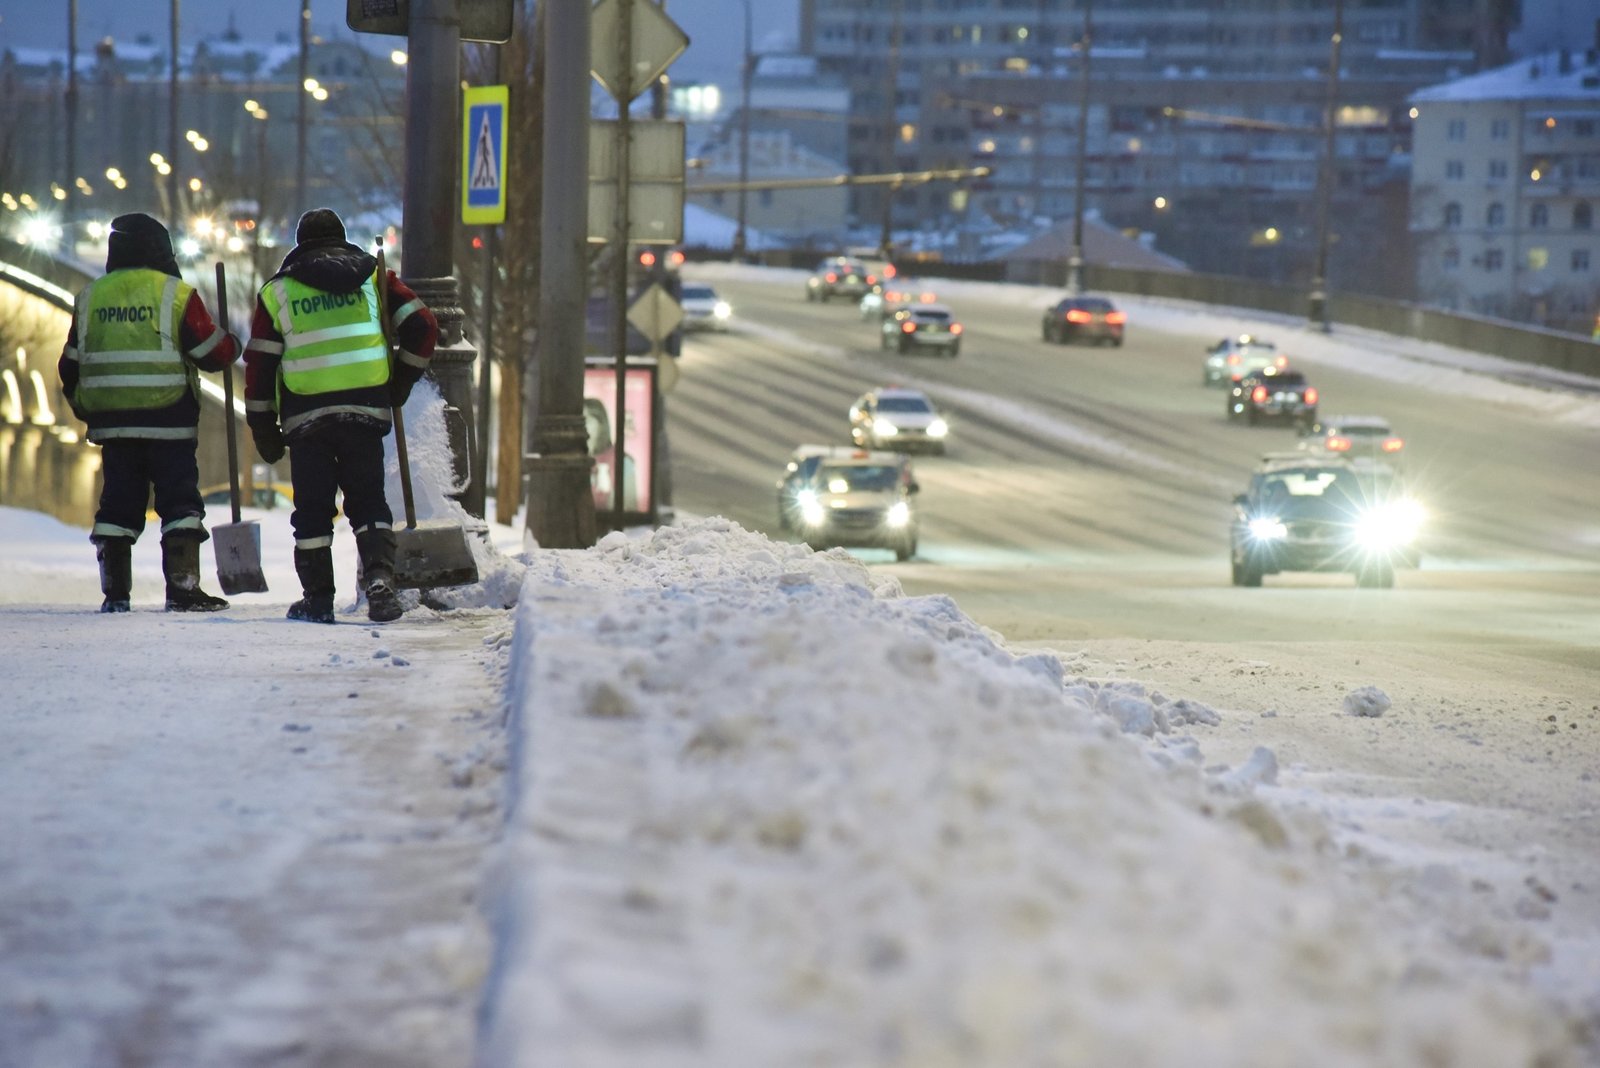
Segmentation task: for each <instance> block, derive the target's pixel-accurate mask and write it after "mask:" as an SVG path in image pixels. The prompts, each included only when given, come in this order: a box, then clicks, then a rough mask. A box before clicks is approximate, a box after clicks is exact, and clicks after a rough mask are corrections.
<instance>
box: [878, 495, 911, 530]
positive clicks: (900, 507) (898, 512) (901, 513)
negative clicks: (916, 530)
mask: <svg viewBox="0 0 1600 1068" xmlns="http://www.w3.org/2000/svg"><path fill="white" fill-rule="evenodd" d="M884 519H885V521H886V522H887V523H888V524H889V525H890V526H891V527H903V526H905V525H906V524H907V523H909V522H911V506H910V505H909V504H907V503H906V502H905V501H895V502H894V504H892V505H890V507H889V514H888V515H887V516H885V517H884Z"/></svg>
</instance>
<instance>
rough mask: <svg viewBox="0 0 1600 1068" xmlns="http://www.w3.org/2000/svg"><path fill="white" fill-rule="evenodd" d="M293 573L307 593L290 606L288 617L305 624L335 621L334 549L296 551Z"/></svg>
mask: <svg viewBox="0 0 1600 1068" xmlns="http://www.w3.org/2000/svg"><path fill="white" fill-rule="evenodd" d="M294 570H295V574H297V575H299V576H300V589H301V590H303V591H304V592H305V596H303V597H301V598H300V599H299V600H298V601H296V602H295V603H294V604H292V605H290V606H289V618H290V619H297V620H300V621H301V622H304V623H332V622H333V550H332V549H331V548H326V547H325V548H321V549H296V550H295V551H294Z"/></svg>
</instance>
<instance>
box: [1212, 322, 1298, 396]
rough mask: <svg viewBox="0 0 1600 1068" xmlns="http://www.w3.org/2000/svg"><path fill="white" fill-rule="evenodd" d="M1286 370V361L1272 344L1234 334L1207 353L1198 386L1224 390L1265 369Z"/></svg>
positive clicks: (1248, 336)
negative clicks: (1216, 387) (1200, 383)
mask: <svg viewBox="0 0 1600 1068" xmlns="http://www.w3.org/2000/svg"><path fill="white" fill-rule="evenodd" d="M1288 366H1289V358H1288V357H1287V356H1285V355H1283V354H1282V353H1281V352H1279V351H1278V346H1277V345H1275V344H1273V343H1272V342H1271V341H1268V340H1266V339H1265V338H1261V337H1257V336H1255V335H1254V334H1237V335H1235V336H1233V337H1225V338H1223V339H1222V340H1221V341H1219V342H1217V343H1216V344H1215V345H1212V346H1211V347H1210V348H1208V349H1206V363H1205V368H1204V369H1203V370H1202V371H1201V382H1202V383H1203V384H1204V385H1207V386H1226V385H1228V384H1229V383H1230V382H1237V381H1238V380H1239V379H1241V378H1243V377H1244V376H1245V375H1251V374H1255V373H1256V372H1257V371H1264V370H1266V369H1267V368H1268V367H1276V368H1279V369H1280V370H1281V369H1283V368H1285V367H1288Z"/></svg>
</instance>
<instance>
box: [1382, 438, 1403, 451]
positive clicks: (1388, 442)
mask: <svg viewBox="0 0 1600 1068" xmlns="http://www.w3.org/2000/svg"><path fill="white" fill-rule="evenodd" d="M1405 447H1406V439H1405V438H1384V439H1383V451H1384V452H1399V451H1400V450H1401V449H1403V448H1405Z"/></svg>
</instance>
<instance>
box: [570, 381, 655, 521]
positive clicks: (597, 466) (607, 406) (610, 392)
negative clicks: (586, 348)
mask: <svg viewBox="0 0 1600 1068" xmlns="http://www.w3.org/2000/svg"><path fill="white" fill-rule="evenodd" d="M623 391H624V398H623V403H624V415H623V425H622V432H621V434H620V435H619V434H618V433H617V419H616V411H615V409H616V401H617V373H616V364H615V362H614V361H611V360H605V361H601V360H595V359H590V360H589V361H587V362H586V364H585V366H584V369H583V421H584V425H585V426H586V427H587V428H588V431H589V455H590V456H592V457H594V467H593V468H592V469H591V470H590V476H589V477H590V486H591V487H592V489H593V491H594V509H595V512H596V513H597V514H598V515H599V516H600V517H601V522H602V523H604V522H605V517H606V516H607V515H608V514H610V513H611V512H612V511H613V506H612V493H613V492H614V490H613V486H614V479H615V477H616V474H615V472H616V465H617V464H618V463H619V455H620V463H621V465H622V511H623V521H624V522H625V523H630V524H642V523H654V522H655V521H656V500H655V475H656V468H655V449H654V444H655V415H656V407H655V399H656V365H655V362H654V361H650V362H649V363H644V362H637V363H636V362H630V363H629V364H628V366H627V369H626V371H625V372H624V374H623ZM619 439H620V442H619ZM619 443H620V445H621V448H620V450H619V448H618V445H619Z"/></svg>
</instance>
